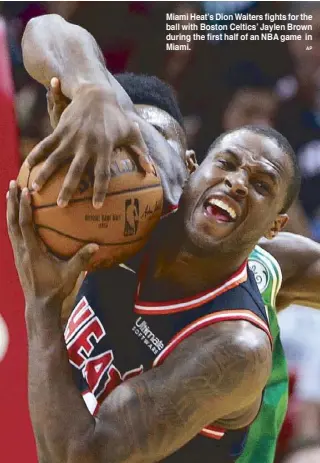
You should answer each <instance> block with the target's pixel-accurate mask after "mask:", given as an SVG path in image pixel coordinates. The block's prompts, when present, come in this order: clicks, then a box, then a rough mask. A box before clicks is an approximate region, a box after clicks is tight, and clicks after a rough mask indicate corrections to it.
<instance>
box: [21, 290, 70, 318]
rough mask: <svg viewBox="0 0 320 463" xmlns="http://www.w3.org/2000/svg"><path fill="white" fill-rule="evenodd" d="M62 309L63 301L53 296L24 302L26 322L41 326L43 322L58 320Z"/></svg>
mask: <svg viewBox="0 0 320 463" xmlns="http://www.w3.org/2000/svg"><path fill="white" fill-rule="evenodd" d="M62 307H63V300H62V299H61V298H58V297H55V296H51V297H48V298H41V299H32V300H30V301H26V307H25V318H26V322H27V323H28V322H30V323H34V322H35V323H41V324H42V323H43V320H45V321H47V322H48V323H51V322H52V321H54V320H60V319H61V312H62Z"/></svg>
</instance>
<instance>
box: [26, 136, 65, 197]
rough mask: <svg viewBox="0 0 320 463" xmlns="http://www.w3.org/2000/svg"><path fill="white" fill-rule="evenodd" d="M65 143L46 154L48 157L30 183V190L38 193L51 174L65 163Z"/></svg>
mask: <svg viewBox="0 0 320 463" xmlns="http://www.w3.org/2000/svg"><path fill="white" fill-rule="evenodd" d="M66 146H67V143H61V144H60V145H59V146H58V148H57V149H56V150H54V151H53V152H51V153H48V155H47V156H48V157H47V159H46V161H45V162H44V164H43V166H42V167H41V169H40V170H39V172H38V173H37V175H36V176H35V178H34V181H33V183H32V189H33V190H35V191H39V190H40V189H41V188H42V187H43V186H44V185H45V183H46V182H47V181H48V180H49V178H50V177H51V176H52V174H53V173H54V172H55V171H56V170H58V169H59V167H61V165H62V164H63V162H65V160H66V157H65V148H66Z"/></svg>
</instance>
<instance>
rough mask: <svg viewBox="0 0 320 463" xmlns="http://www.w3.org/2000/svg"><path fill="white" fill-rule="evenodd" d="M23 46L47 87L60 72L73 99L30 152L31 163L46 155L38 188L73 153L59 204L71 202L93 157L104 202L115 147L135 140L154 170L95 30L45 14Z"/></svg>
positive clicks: (96, 200) (98, 195) (97, 199)
mask: <svg viewBox="0 0 320 463" xmlns="http://www.w3.org/2000/svg"><path fill="white" fill-rule="evenodd" d="M22 52H23V62H24V65H25V68H26V70H27V71H28V73H29V74H30V75H31V77H33V78H34V79H35V80H37V81H38V82H39V83H41V84H43V85H44V86H46V87H47V88H49V87H50V83H51V81H52V79H53V78H55V77H56V78H58V79H59V81H60V84H61V90H62V92H63V94H64V96H65V97H66V98H67V99H68V100H71V103H70V104H69V105H68V106H67V107H66V109H65V110H64V112H63V115H62V116H61V119H60V120H59V122H58V123H57V127H56V128H55V130H54V132H53V133H52V134H51V135H50V136H49V137H47V138H46V139H44V140H43V141H42V142H41V143H39V144H38V145H37V146H36V147H35V148H34V149H33V150H32V152H31V153H30V155H29V156H28V158H27V162H28V164H29V166H30V167H33V166H34V165H35V164H37V163H39V162H40V161H43V160H46V163H45V164H44V166H43V168H42V169H41V171H40V172H39V174H38V175H37V178H36V179H35V185H34V188H35V189H41V187H42V186H43V185H44V184H45V183H46V181H47V180H48V178H49V177H50V176H51V175H52V173H53V172H54V171H55V170H56V169H57V168H59V167H60V166H61V164H63V163H64V162H65V160H66V159H70V156H71V157H73V161H72V164H71V167H70V169H69V172H68V174H67V176H66V178H65V181H64V184H63V186H62V189H61V192H60V195H59V197H58V205H60V206H65V205H66V204H67V203H68V201H69V200H70V198H71V197H72V195H73V193H74V192H75V190H76V188H77V186H78V184H79V182H80V179H81V175H82V173H83V172H84V170H85V169H86V167H87V165H88V163H92V164H93V165H94V174H95V182H94V195H93V204H94V206H95V207H97V208H99V207H101V206H102V203H103V200H104V198H105V194H106V191H107V187H108V183H109V179H110V164H111V156H112V153H113V150H114V149H115V148H117V147H119V146H123V145H125V146H130V148H131V149H132V151H133V152H134V153H135V155H136V158H137V160H138V162H139V164H140V166H141V167H142V168H143V169H144V170H146V171H151V170H152V167H151V164H150V161H149V159H148V157H147V151H148V149H147V147H146V144H145V142H144V140H143V138H142V135H141V132H140V130H139V127H138V126H137V124H136V123H135V121H134V120H133V119H132V118H130V113H132V112H134V107H133V104H132V102H131V100H130V98H129V97H128V95H127V94H126V92H125V91H124V90H123V88H122V87H121V86H120V85H119V84H118V83H117V81H116V80H115V79H114V78H113V76H112V75H111V74H110V73H109V72H108V70H107V69H106V67H105V63H104V59H103V56H102V53H101V51H100V49H99V47H98V45H97V43H96V41H95V40H94V38H93V37H92V36H91V34H89V33H88V32H87V31H86V30H85V29H83V28H81V27H79V26H75V25H73V24H70V23H68V22H67V21H65V20H64V19H63V18H61V17H60V16H58V15H45V16H40V17H37V18H34V19H32V20H31V21H29V23H28V24H27V27H26V29H25V32H24V35H23V39H22ZM51 121H52V122H53V119H52V118H51ZM106 127H108V130H106Z"/></svg>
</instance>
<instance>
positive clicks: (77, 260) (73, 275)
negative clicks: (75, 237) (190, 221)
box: [68, 243, 99, 282]
mask: <svg viewBox="0 0 320 463" xmlns="http://www.w3.org/2000/svg"><path fill="white" fill-rule="evenodd" d="M98 250H99V245H98V244H96V243H90V244H87V245H86V246H84V247H83V248H81V249H80V251H78V252H77V254H76V255H75V256H73V257H72V259H71V260H70V261H69V265H68V278H70V280H72V279H74V281H75V282H76V280H77V278H78V276H79V275H80V273H81V272H83V271H84V270H87V268H88V264H89V262H90V260H91V258H92V257H93V256H94V254H95V253H96V252H97V251H98Z"/></svg>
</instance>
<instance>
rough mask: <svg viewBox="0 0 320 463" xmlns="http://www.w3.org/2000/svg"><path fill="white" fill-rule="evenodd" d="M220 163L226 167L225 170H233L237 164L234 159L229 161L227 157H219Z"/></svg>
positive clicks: (223, 167)
mask: <svg viewBox="0 0 320 463" xmlns="http://www.w3.org/2000/svg"><path fill="white" fill-rule="evenodd" d="M217 162H218V165H219V166H220V167H221V168H222V169H224V170H229V171H233V170H235V169H236V165H235V164H234V162H232V161H228V160H227V159H218V161H217Z"/></svg>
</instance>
